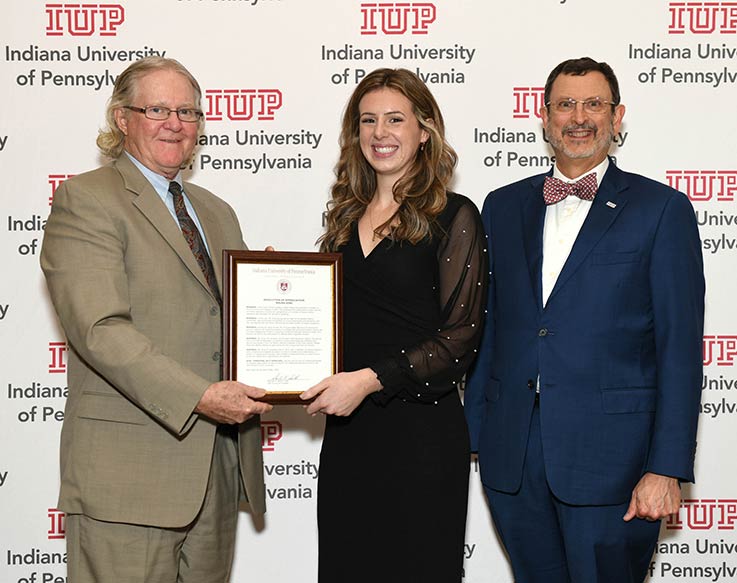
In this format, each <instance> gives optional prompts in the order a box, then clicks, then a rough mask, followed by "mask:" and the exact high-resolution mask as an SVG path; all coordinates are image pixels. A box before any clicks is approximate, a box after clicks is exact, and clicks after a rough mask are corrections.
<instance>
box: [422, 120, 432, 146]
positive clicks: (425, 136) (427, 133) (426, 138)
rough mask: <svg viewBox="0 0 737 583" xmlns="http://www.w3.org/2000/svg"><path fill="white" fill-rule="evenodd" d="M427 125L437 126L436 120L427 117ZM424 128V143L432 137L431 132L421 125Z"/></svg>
mask: <svg viewBox="0 0 737 583" xmlns="http://www.w3.org/2000/svg"><path fill="white" fill-rule="evenodd" d="M425 125H428V126H433V127H434V126H435V122H434V121H433V120H432V118H429V117H428V118H427V119H425ZM420 127H421V128H422V132H421V133H420V143H421V144H424V143H425V142H427V141H428V140H429V139H430V132H428V131H427V130H426V129H425V128H424V127H422V126H420Z"/></svg>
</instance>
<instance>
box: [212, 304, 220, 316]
mask: <svg viewBox="0 0 737 583" xmlns="http://www.w3.org/2000/svg"><path fill="white" fill-rule="evenodd" d="M219 311H220V310H218V309H217V308H216V307H215V306H212V307H211V308H210V314H211V315H212V316H217V315H218V312H219Z"/></svg>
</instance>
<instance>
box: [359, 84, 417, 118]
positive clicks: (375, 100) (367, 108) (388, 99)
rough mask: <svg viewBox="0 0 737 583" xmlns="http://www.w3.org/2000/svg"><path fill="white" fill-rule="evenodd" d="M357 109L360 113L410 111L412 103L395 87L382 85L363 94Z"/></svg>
mask: <svg viewBox="0 0 737 583" xmlns="http://www.w3.org/2000/svg"><path fill="white" fill-rule="evenodd" d="M358 111H359V112H360V113H382V112H385V111H401V112H404V113H410V112H411V111H412V103H410V100H409V99H407V98H406V97H405V96H404V95H402V94H401V93H400V92H399V91H397V90H396V89H390V88H388V87H382V88H381V89H374V90H373V91H370V92H369V93H367V94H366V95H364V96H363V97H362V98H361V101H360V102H359V104H358Z"/></svg>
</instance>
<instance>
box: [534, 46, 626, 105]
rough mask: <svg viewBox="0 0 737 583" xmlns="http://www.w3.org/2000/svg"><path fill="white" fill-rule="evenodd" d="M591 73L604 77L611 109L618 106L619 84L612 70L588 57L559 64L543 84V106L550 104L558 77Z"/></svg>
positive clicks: (619, 97)
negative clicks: (610, 100) (610, 99)
mask: <svg viewBox="0 0 737 583" xmlns="http://www.w3.org/2000/svg"><path fill="white" fill-rule="evenodd" d="M591 71H596V72H599V73H601V74H602V75H604V78H605V79H606V81H607V83H608V84H609V90H610V91H611V92H612V102H613V104H612V107H614V106H617V105H619V101H620V99H621V96H620V94H619V82H618V81H617V76H616V75H615V74H614V71H613V70H612V68H611V67H610V66H609V65H607V64H606V63H604V62H601V63H599V62H598V61H595V60H594V59H592V58H590V57H581V58H578V59H568V60H567V61H563V62H562V63H560V64H559V65H558V66H557V67H556V68H555V69H553V70H552V71H551V72H550V75H548V80H547V81H546V82H545V105H546V106H547V104H548V103H550V92H551V90H552V88H553V83H554V82H555V80H556V79H557V78H558V77H559V76H560V75H586V73H589V72H591Z"/></svg>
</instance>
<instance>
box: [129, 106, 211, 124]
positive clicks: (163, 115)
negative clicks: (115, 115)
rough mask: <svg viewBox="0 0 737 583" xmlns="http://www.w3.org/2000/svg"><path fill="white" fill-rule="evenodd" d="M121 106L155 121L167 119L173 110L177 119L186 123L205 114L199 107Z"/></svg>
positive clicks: (192, 121) (198, 119) (197, 119)
mask: <svg viewBox="0 0 737 583" xmlns="http://www.w3.org/2000/svg"><path fill="white" fill-rule="evenodd" d="M123 107H124V108H125V109H130V110H131V111H137V112H138V113H142V114H143V115H145V116H146V117H147V118H148V119H153V120H155V121H164V120H167V119H169V116H170V115H171V114H172V113H174V112H176V114H177V117H178V118H179V121H184V122H187V123H194V122H197V121H200V119H202V117H203V116H204V115H205V114H204V113H202V112H201V111H200V110H199V109H191V108H189V107H182V108H180V109H169V108H168V107H162V106H161V105H147V106H146V107H134V106H132V105H124V106H123Z"/></svg>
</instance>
